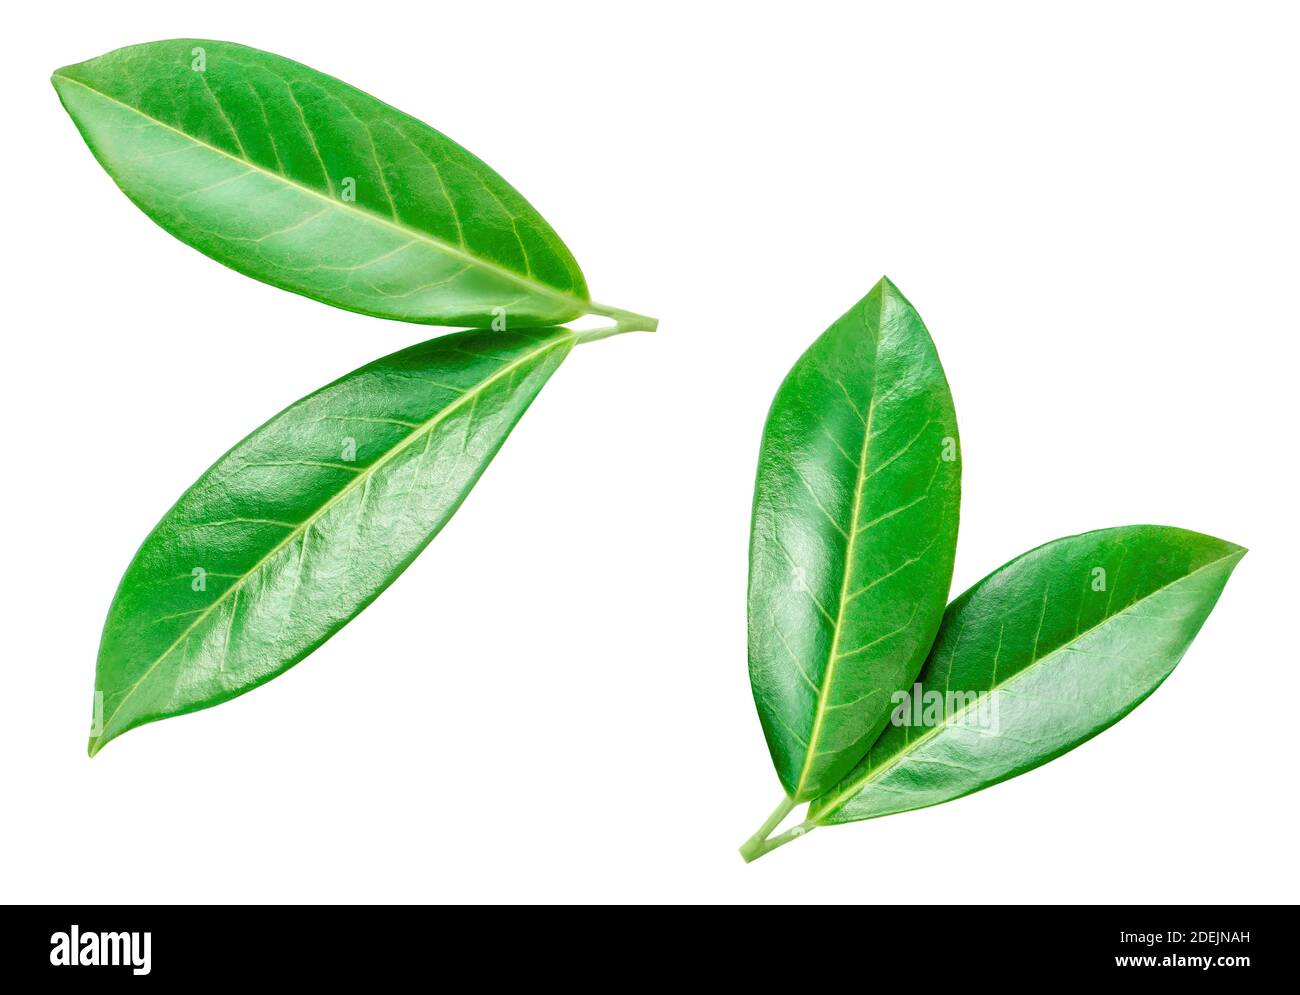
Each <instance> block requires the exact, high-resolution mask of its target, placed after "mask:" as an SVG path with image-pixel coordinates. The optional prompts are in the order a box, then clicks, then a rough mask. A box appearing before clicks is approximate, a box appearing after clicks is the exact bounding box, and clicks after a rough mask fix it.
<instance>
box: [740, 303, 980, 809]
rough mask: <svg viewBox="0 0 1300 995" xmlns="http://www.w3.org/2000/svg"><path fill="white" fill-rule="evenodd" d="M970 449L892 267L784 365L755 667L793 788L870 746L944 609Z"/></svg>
mask: <svg viewBox="0 0 1300 995" xmlns="http://www.w3.org/2000/svg"><path fill="white" fill-rule="evenodd" d="M960 481H961V463H960V458H959V453H958V443H957V421H956V416H955V414H954V412H953V405H952V396H951V395H950V394H949V392H948V384H947V381H946V380H945V379H944V375H943V369H942V367H941V366H940V365H939V357H938V355H937V354H936V353H935V349H934V343H933V342H931V341H930V336H929V334H928V333H927V332H926V330H925V326H924V325H923V324H922V323H921V319H920V318H919V317H918V316H917V314H916V312H915V311H914V310H913V309H912V306H911V305H910V304H909V303H908V302H907V300H906V299H905V298H904V297H903V295H902V294H901V293H899V291H898V288H896V287H895V286H894V285H893V284H892V283H890V282H889V281H888V280H881V281H880V283H878V284H877V285H876V286H875V288H874V289H873V290H872V291H871V293H870V294H868V295H867V296H866V298H864V299H863V300H862V301H860V302H859V303H858V304H856V305H854V306H853V308H851V309H850V310H849V312H848V313H847V314H845V315H844V316H843V317H842V318H840V319H839V320H838V321H837V322H835V324H833V325H831V327H830V328H829V329H827V331H826V332H825V333H824V334H823V335H822V336H821V337H820V338H818V339H817V341H816V342H814V343H813V345H812V346H811V348H809V349H808V351H807V352H806V353H804V355H803V356H802V357H801V358H800V359H799V361H798V362H797V363H796V364H795V366H794V368H793V369H792V370H791V371H790V374H789V376H787V377H786V379H785V382H784V383H783V384H782V385H781V389H780V390H779V391H778V392H777V395H776V399H775V400H774V401H773V404H772V410H771V412H770V413H769V414H768V418H767V425H766V428H765V429H764V432H763V445H762V452H761V455H760V457H759V466H758V479H757V482H756V483H755V486H754V522H753V535H752V539H751V542H750V569H749V673H750V681H751V683H752V684H753V689H754V699H755V702H756V703H757V705H758V713H759V717H760V719H761V720H762V723H763V732H764V734H765V735H766V737H767V743H768V747H769V749H770V750H771V753H772V760H773V763H774V764H775V765H776V770H777V773H778V775H779V776H780V778H781V784H782V785H783V786H784V788H785V790H786V792H787V794H788V795H789V796H790V797H791V798H793V799H795V800H804V799H807V798H812V797H815V796H817V795H818V794H820V793H821V792H823V791H825V790H826V789H827V788H829V787H831V786H832V785H834V784H835V783H836V781H838V780H839V779H840V778H841V777H842V776H843V775H844V774H845V773H847V771H848V770H849V768H851V767H852V766H853V764H854V763H856V762H857V761H858V759H859V758H861V756H862V755H863V753H865V752H866V749H867V747H868V746H869V745H870V744H871V742H872V740H873V739H875V737H876V735H877V734H878V733H879V732H880V730H881V728H882V727H883V725H884V723H885V721H886V719H887V718H888V713H889V709H890V701H889V696H890V693H891V692H893V691H894V690H896V689H899V688H904V687H906V686H908V685H909V684H910V683H911V682H912V680H913V678H914V677H915V676H916V673H917V670H918V669H919V668H920V666H921V663H922V661H923V660H924V659H925V654H926V651H927V650H928V649H929V647H930V642H931V640H932V639H933V638H934V633H935V630H936V629H937V628H938V625H939V620H940V618H941V617H942V615H943V606H944V602H945V601H946V600H947V596H948V585H949V583H950V581H951V580H952V564H953V553H954V548H955V546H956V542H957V514H958V501H959V492H960Z"/></svg>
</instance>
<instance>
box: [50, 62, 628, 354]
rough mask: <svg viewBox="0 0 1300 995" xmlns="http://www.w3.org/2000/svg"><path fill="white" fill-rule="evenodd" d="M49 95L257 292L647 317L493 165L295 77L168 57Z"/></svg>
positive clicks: (408, 305) (373, 306) (451, 309)
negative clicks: (604, 300)
mask: <svg viewBox="0 0 1300 995" xmlns="http://www.w3.org/2000/svg"><path fill="white" fill-rule="evenodd" d="M53 83H54V87H55V89H56V90H57V91H58V94H59V98H60V99H61V100H62V101H63V105H64V107H65V108H66V109H67V111H68V113H69V114H70V115H71V116H72V119H73V121H74V122H76V125H77V127H78V129H80V131H81V134H82V136H83V137H84V138H85V140H86V143H87V145H89V146H90V149H91V151H92V152H93V153H94V154H95V157H96V158H97V159H98V160H99V162H100V164H101V165H102V166H103V167H104V169H106V170H107V171H108V173H109V175H110V176H112V177H113V179H114V180H115V181H116V182H117V184H118V186H120V187H121V188H122V190H123V192H124V193H126V195H127V196H128V197H130V198H131V200H132V201H134V202H135V204H136V205H137V206H138V207H139V208H140V209H141V210H143V211H144V212H145V213H146V214H147V215H149V217H151V218H152V219H153V220H154V221H156V222H157V223H158V224H159V225H161V226H162V227H163V228H165V229H167V231H169V232H171V233H172V234H173V235H175V236H176V237H177V238H179V239H180V240H181V241H183V242H185V243H187V244H189V245H191V246H193V247H194V248H196V249H198V250H199V251H200V252H203V253H204V254H206V255H208V256H211V257H212V258H213V259H215V260H217V261H218V262H221V263H224V264H225V265H227V266H229V267H231V268H232V269H235V270H238V271H239V272H241V273H244V274H246V275H248V276H251V277H253V278H255V279H258V280H262V281H264V282H266V283H269V284H272V285H273V286H276V287H281V288H283V289H285V290H290V291H293V292H295V293H298V294H303V295H305V296H307V297H311V298H314V299H316V300H319V301H324V302H325V303H327V304H332V305H334V306H336V307H341V308H345V309H347V310H350V311H359V312H362V313H364V314H370V315H376V316H378V317H381V318H395V319H400V320H403V321H413V322H422V323H427V324H442V325H466V326H480V327H481V326H485V325H488V324H490V323H491V322H492V320H493V319H494V318H496V317H501V316H508V320H509V322H510V325H511V326H520V327H522V326H527V325H546V324H554V323H557V322H562V321H568V320H570V319H573V318H576V317H578V316H579V315H582V314H586V313H588V312H595V313H601V314H609V315H612V316H616V317H620V318H626V317H639V316H629V315H628V313H627V312H621V311H618V310H617V309H613V308H604V307H601V306H599V305H594V304H592V303H591V301H590V298H589V295H588V293H587V286H586V282H585V281H584V279H583V276H582V272H581V271H580V270H579V269H578V264H577V263H576V262H575V261H574V259H573V256H572V255H571V254H570V252H569V250H568V249H567V248H566V247H565V245H564V244H563V243H562V242H561V241H560V239H559V237H558V236H557V235H556V234H555V232H554V231H553V230H552V229H551V227H550V225H548V224H547V223H546V222H545V221H544V220H543V219H542V217H541V215H539V214H538V213H537V211H535V210H534V209H533V207H532V206H531V205H530V204H529V203H528V202H527V201H526V200H524V198H523V197H522V196H520V195H519V193H518V192H517V191H515V189H514V188H513V187H511V186H510V185H509V184H508V183H506V181H505V180H503V179H502V178H501V177H500V176H498V175H497V174H496V173H495V172H493V171H492V169H490V168H489V167H488V166H487V165H486V164H484V163H483V162H481V161H480V160H479V159H477V158H475V157H474V156H473V155H471V154H470V153H469V152H467V151H465V149H463V148H461V147H460V146H459V145H457V144H456V143H455V142H453V141H451V140H450V139H449V138H447V137H446V136H444V135H442V134H440V133H438V132H437V131H434V130H433V129H432V128H430V127H429V126H428V125H426V124H423V123H422V122H420V121H417V120H416V119H415V118H413V117H410V116H409V115H407V114H403V113H402V112H401V111H399V110H397V109H395V108H393V107H390V106H389V105H388V104H385V103H383V102H382V101H379V100H376V99H375V98H374V97H371V96H370V95H369V94H366V93H363V92H362V91H360V90H357V89H355V88H354V87H351V86H348V85H347V84H346V83H342V82H340V81H339V80H337V79H334V78H333V77H331V76H326V75H325V74H323V73H319V72H316V71H315V70H314V69H309V68H308V67H306V66H303V65H300V64H298V63H296V62H292V61H290V60H289V59H284V58H281V57H280V56H278V55H272V54H270V53H268V52H261V51H258V50H257V49H253V48H247V47H245V46H243V45H235V44H231V43H229V42H221V41H206V40H202V39H178V40H173V41H158V42H149V43H147V44H143V45H132V46H130V47H128V48H122V49H118V50H116V51H114V52H110V53H108V54H107V55H103V56H100V57H99V58H96V59H91V60H89V61H88V62H82V63H79V64H77V65H72V66H66V67H65V68H63V69H60V70H58V71H57V72H55V73H54V77H53ZM645 320H648V319H645ZM497 327H500V325H499V324H498V325H497ZM629 330H630V329H629Z"/></svg>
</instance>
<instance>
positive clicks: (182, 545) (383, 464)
mask: <svg viewBox="0 0 1300 995" xmlns="http://www.w3.org/2000/svg"><path fill="white" fill-rule="evenodd" d="M577 338H578V337H577V336H575V335H574V334H573V333H572V332H570V331H568V330H567V329H563V328H547V329H540V330H537V329H534V330H528V331H514V332H492V331H482V332H460V333H457V334H453V335H447V336H444V337H442V338H438V339H434V340H433V341H431V342H425V343H424V344H422V345H417V346H414V347H412V348H410V349H405V350H403V351H401V352H398V353H394V354H393V355H391V356H388V357H386V358H384V359H380V360H378V361H376V362H374V363H371V364H369V365H368V366H364V367H362V368H361V369H359V370H356V371H355V372H353V373H349V374H348V375H347V376H345V377H343V378H342V379H340V380H337V381H335V382H334V383H332V384H330V385H329V386H327V387H324V388H322V389H321V390H318V391H317V392H316V393H314V394H311V395H309V396H307V397H305V398H303V399H302V400H300V401H298V402H297V403H296V404H293V405H292V406H290V407H289V408H287V409H285V410H284V411H282V412H281V413H280V414H278V415H276V416H275V417H274V418H272V419H271V420H270V421H269V422H267V423H266V424H265V425H263V426H262V427H261V428H259V429H257V430H256V431H255V432H253V433H252V434H251V435H250V436H248V437H247V438H246V439H244V441H243V442H240V443H239V444H238V445H237V446H235V448H234V449H232V450H231V451H230V452H228V453H227V454H226V455H225V456H223V457H222V458H221V459H220V460H218V461H217V462H216V463H215V464H214V465H213V466H212V467H211V468H210V469H209V470H208V471H207V472H206V473H204V474H203V476H202V477H200V478H199V480H198V482H197V483H196V484H195V485H194V486H193V487H191V488H190V489H189V490H188V491H187V492H186V493H185V494H184V495H183V496H182V497H181V499H180V500H179V501H178V502H177V503H176V505H175V506H174V507H173V508H172V509H171V510H170V511H169V512H167V514H166V516H165V517H164V518H163V520H162V521H161V522H160V523H159V524H158V526H157V527H156V528H155V529H154V530H153V532H152V533H151V534H150V535H149V537H148V538H147V539H146V540H145V541H144V545H143V546H141V547H140V551H139V552H138V553H137V554H136V556H135V559H134V560H133V561H132V563H131V565H130V566H129V567H128V568H127V571H126V575H125V576H124V577H123V578H122V583H121V585H120V586H119V588H118V591H117V595H116V596H115V597H114V599H113V604H112V606H111V607H110V609H109V612H108V620H107V622H106V623H105V626H104V634H103V639H102V642H101V644H100V650H99V664H98V668H97V671H96V677H95V689H96V692H97V697H98V696H102V697H98V707H97V716H98V723H97V724H98V726H99V728H98V730H97V731H96V732H95V734H94V735H93V736H92V737H91V740H90V753H91V755H92V756H93V755H94V754H95V753H97V752H98V751H99V749H100V748H101V747H102V746H103V745H104V744H105V743H107V742H108V741H109V740H111V739H113V738H115V737H117V736H120V735H121V734H122V733H124V732H126V731H127V730H128V729H132V728H134V727H135V726H138V725H141V724H143V723H145V722H153V721H155V720H157V719H163V718H168V717H169V716H172V715H180V714H182V713H184V712H192V711H195V710H196V709H200V708H208V707H210V706H212V705H216V704H219V703H221V702H223V701H226V700H228V699H230V698H233V697H235V696H236V695H240V694H243V693H244V692H245V691H249V690H251V689H252V688H255V687H256V686H257V685H259V684H262V683H264V682H265V681H268V680H270V679H271V678H273V677H275V676H277V675H278V674H281V673H283V672H284V671H285V670H287V669H288V668H289V667H291V666H293V665H294V664H295V663H297V662H298V661H299V660H301V659H302V658H303V657H305V656H307V654H309V653H311V652H312V650H314V649H316V647H318V646H320V645H321V644H322V643H323V642H325V640H327V639H329V637H330V636H332V635H333V634H334V633H335V632H337V631H338V630H339V629H340V628H342V627H343V626H344V625H345V624H346V623H347V622H348V621H349V620H350V619H351V618H353V617H354V616H355V615H356V614H357V613H358V612H360V611H361V610H362V609H363V608H365V607H366V605H368V604H369V603H370V602H371V601H373V600H374V599H375V598H376V597H377V596H378V595H379V594H380V592H381V591H383V590H384V588H386V587H387V586H388V585H389V584H391V583H392V582H393V580H394V579H396V577H397V576H398V575H399V574H400V573H401V572H402V571H403V570H405V569H406V567H407V565H408V564H410V562H411V561H412V560H413V559H415V557H416V555H418V554H419V552H420V551H421V550H422V549H423V548H424V547H425V546H426V545H427V544H428V543H429V541H430V540H431V539H432V538H433V537H434V536H435V535H437V533H438V531H439V530H440V529H441V528H442V527H443V525H445V524H446V522H447V520H448V519H449V518H451V516H452V515H453V514H454V513H455V511H456V509H457V508H458V507H460V503H461V501H463V500H464V498H465V495H466V494H467V493H468V492H469V490H470V488H471V487H473V486H474V484H475V482H476V481H477V480H478V478H479V476H480V475H481V474H482V473H483V471H484V469H485V468H486V467H487V465H488V463H489V462H490V461H491V460H492V457H493V456H494V455H495V454H496V451H497V449H499V448H500V446H501V444H502V443H503V442H504V441H505V438H506V436H507V435H509V433H510V430H511V429H512V428H513V427H514V425H515V423H516V422H517V421H518V420H519V418H520V417H521V416H522V415H523V413H524V411H525V410H526V409H527V408H528V405H529V404H530V403H531V402H532V400H533V398H534V397H535V396H536V395H537V392H538V391H539V390H540V389H541V387H542V385H543V384H544V383H546V381H547V379H548V378H549V377H550V375H551V373H552V372H554V370H555V369H556V367H557V366H559V364H560V362H561V361H562V360H563V359H564V357H565V356H566V355H567V354H568V352H569V349H570V348H571V347H572V346H573V344H574V342H575V341H577Z"/></svg>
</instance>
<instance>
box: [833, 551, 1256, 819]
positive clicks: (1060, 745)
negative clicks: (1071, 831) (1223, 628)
mask: <svg viewBox="0 0 1300 995" xmlns="http://www.w3.org/2000/svg"><path fill="white" fill-rule="evenodd" d="M1245 552H1246V551H1245V550H1244V549H1243V548H1241V547H1240V546H1235V545H1233V544H1232V543H1229V542H1224V541H1223V540H1221V539H1214V538H1212V537H1210V536H1206V535H1201V534H1199V533H1196V532H1187V531H1184V530H1183V529H1174V528H1165V527H1160V526H1153V525H1136V526H1129V527H1125V528H1116V529H1103V530H1101V531H1098V532H1088V533H1085V534H1083V535H1078V536H1071V537H1070V538H1067V539H1058V540H1057V541H1056V542H1050V543H1048V544H1047V545H1045V546H1040V547H1038V548H1037V549H1035V550H1033V551H1031V552H1029V553H1026V554H1025V555H1023V556H1021V557H1019V558H1017V559H1014V560H1012V561H1011V562H1010V563H1008V564H1006V565H1005V566H1003V567H1000V568H999V569H997V570H995V571H994V572H993V573H991V574H990V575H989V576H988V577H985V578H984V579H983V580H982V581H980V582H979V583H978V584H976V585H975V586H974V587H972V588H971V589H970V590H969V591H967V592H966V593H965V594H963V595H962V596H961V597H959V598H958V599H957V600H956V601H954V602H953V603H952V605H951V606H950V607H949V608H948V611H947V612H946V613H945V615H944V620H943V626H942V627H941V629H940V631H939V635H938V638H937V639H936V640H935V644H934V648H933V650H931V652H930V658H929V660H928V661H927V662H926V665H925V668H924V670H923V671H922V674H921V685H922V687H923V689H924V690H923V692H922V693H921V694H920V695H919V696H917V695H915V694H914V695H913V696H912V700H911V701H910V702H907V703H906V705H905V711H906V712H907V714H909V715H910V716H911V717H912V720H913V721H911V722H910V723H908V724H898V720H896V722H895V724H893V725H891V727H890V728H888V729H887V730H886V731H885V733H884V735H882V736H881V737H880V739H879V740H877V741H876V742H875V743H874V744H873V745H872V747H871V750H870V751H869V752H868V753H867V755H866V757H864V758H863V760H862V762H861V763H860V764H859V765H858V766H857V767H856V768H855V769H854V770H853V771H852V773H850V774H849V776H848V777H846V778H845V779H844V781H843V783H841V784H840V785H838V786H836V787H835V788H834V790H832V791H830V792H828V793H827V794H826V795H825V796H824V797H822V798H819V799H817V800H816V801H815V802H814V803H813V804H812V806H810V809H809V818H808V823H809V824H811V825H825V824H832V823H840V822H852V821H854V820H856V819H872V818H875V817H877V816H881V815H890V814H892V813H894V812H905V811H907V810H909V809H915V808H924V807H925V806H927V805H937V804H938V803H940V802H945V801H949V800H951V799H953V798H959V797H961V796H962V795H967V794H970V793H971V792H972V791H979V790H980V789H981V788H987V787H988V786H989V785H992V784H997V783H998V782H999V781H1005V780H1006V779H1007V778H1009V777H1015V776H1016V775H1017V774H1022V773H1024V772H1025V771H1027V770H1032V769H1033V768H1034V767H1037V766H1039V765H1040V764H1044V763H1046V762H1047V761H1049V760H1052V759H1053V758H1055V757H1059V756H1060V755H1061V754H1062V753H1065V752H1067V751H1068V750H1072V749H1074V747H1076V746H1078V745H1079V744H1080V743H1082V742H1084V741H1085V740H1087V739H1090V738H1091V737H1093V736H1095V735H1097V733H1099V732H1101V731H1102V730H1103V729H1105V728H1106V727H1107V726H1110V725H1112V724H1114V723H1115V722H1118V721H1119V720H1120V719H1121V718H1123V717H1124V716H1125V715H1127V714H1128V713H1129V712H1130V711H1132V710H1133V709H1134V708H1136V707H1137V706H1138V705H1139V704H1140V703H1141V702H1142V701H1143V700H1144V699H1145V698H1146V697H1147V695H1149V694H1150V693H1151V692H1152V691H1154V690H1155V689H1156V688H1157V687H1158V686H1159V685H1160V682H1161V681H1163V680H1164V679H1165V678H1166V677H1168V676H1169V673H1170V671H1172V670H1173V669H1174V666H1175V665H1176V664H1177V663H1178V661H1179V660H1180V659H1181V658H1182V655H1183V653H1184V652H1185V651H1186V650H1187V647H1188V645H1189V644H1190V643H1191V641H1192V639H1193V637H1195V635H1196V633H1197V632H1198V631H1199V630H1200V628H1201V624H1202V623H1203V622H1204V621H1205V619H1206V616H1208V615H1209V613H1210V609H1212V608H1213V607H1214V604H1215V602H1216V601H1217V600H1218V598H1219V594H1220V592H1221V591H1222V590H1223V585H1224V584H1226V583H1227V580H1228V575H1229V574H1230V573H1232V569H1233V567H1235V566H1236V565H1237V561H1238V560H1240V559H1241V557H1242V556H1243V555H1245ZM931 707H933V712H932V714H931V715H929V716H927V715H926V714H925V710H926V709H927V708H931ZM918 717H919V718H920V719H921V722H920V723H917V722H915V719H917V718H918Z"/></svg>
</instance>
